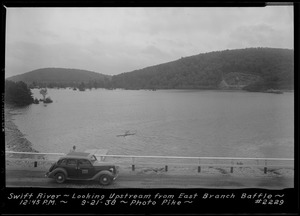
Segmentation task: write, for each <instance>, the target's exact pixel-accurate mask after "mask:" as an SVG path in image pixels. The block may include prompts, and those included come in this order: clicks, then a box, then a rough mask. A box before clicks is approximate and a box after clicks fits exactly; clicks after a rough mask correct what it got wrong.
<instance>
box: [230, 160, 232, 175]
mask: <svg viewBox="0 0 300 216" xmlns="http://www.w3.org/2000/svg"><path fill="white" fill-rule="evenodd" d="M231 165H233V160H231ZM230 172H231V173H233V166H232V167H230Z"/></svg>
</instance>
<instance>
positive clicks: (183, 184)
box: [6, 169, 294, 189]
mask: <svg viewBox="0 0 300 216" xmlns="http://www.w3.org/2000/svg"><path fill="white" fill-rule="evenodd" d="M45 172H46V171H45V170H34V169H32V170H21V169H19V170H16V169H9V170H6V187H43V188H102V186H100V185H99V184H97V182H93V181H67V182H65V183H64V184H57V183H56V182H55V181H54V180H53V179H49V178H45ZM293 187H294V179H293V177H284V176H278V177H270V176H265V177H262V176H259V177H250V178H249V177H236V176H232V175H230V174H219V175H205V174H201V173H195V174H192V173H191V174H172V173H171V172H170V173H138V172H134V171H126V172H120V174H119V176H118V178H117V180H116V181H115V182H114V183H113V184H112V185H110V186H106V187H104V188H230V189H235V188H267V189H283V188H293Z"/></svg>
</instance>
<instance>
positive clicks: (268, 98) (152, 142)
mask: <svg viewBox="0 0 300 216" xmlns="http://www.w3.org/2000/svg"><path fill="white" fill-rule="evenodd" d="M32 92H33V93H34V97H37V98H42V96H41V95H40V94H39V90H38V89H33V90H32ZM47 96H50V97H51V98H52V100H53V103H51V104H47V105H44V104H43V103H40V104H32V105H30V106H28V107H26V108H22V109H17V110H15V111H14V112H15V113H16V114H17V115H14V122H15V124H16V125H17V126H18V128H19V130H20V131H21V132H22V133H24V134H25V137H26V138H27V139H28V140H29V141H30V142H31V143H32V144H33V148H34V149H36V150H38V151H39V152H68V151H69V150H70V149H71V148H72V146H73V145H76V146H77V150H86V149H91V148H100V149H108V150H109V154H125V155H167V156H195V157H197V156H199V157H221V156H222V157H223V156H224V157H279V158H292V157H294V93H284V94H268V93H251V92H242V91H240V92H239V91H227V92H226V91H211V90H209V91H201V90H157V91H144V90H139V91H131V90H105V89H97V90H94V89H93V90H86V91H84V92H80V91H73V90H71V89H48V95H47ZM126 133H130V134H132V135H129V136H118V135H124V134H126Z"/></svg>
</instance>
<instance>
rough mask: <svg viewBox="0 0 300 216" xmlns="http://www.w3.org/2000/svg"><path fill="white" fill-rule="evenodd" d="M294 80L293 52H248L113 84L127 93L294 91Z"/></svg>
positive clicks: (175, 64)
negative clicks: (186, 90)
mask: <svg viewBox="0 0 300 216" xmlns="http://www.w3.org/2000/svg"><path fill="white" fill-rule="evenodd" d="M293 80H294V51H293V50H289V49H275V48H247V49H237V50H225V51H217V52H210V53H204V54H199V55H194V56H190V57H185V58H181V59H179V60H176V61H172V62H168V63H164V64H160V65H155V66H151V67H147V68H144V69H140V70H135V71H132V72H127V73H122V74H119V75H115V76H113V77H112V81H111V82H112V86H113V87H116V88H125V89H220V88H225V89H226V88H247V87H249V86H251V85H253V84H255V83H257V82H259V83H262V85H260V88H266V89H268V88H274V89H293ZM262 86H263V87H262ZM248 90H251V88H249V89H248ZM252 90H253V89H252ZM254 90H256V89H254ZM259 90H261V89H259Z"/></svg>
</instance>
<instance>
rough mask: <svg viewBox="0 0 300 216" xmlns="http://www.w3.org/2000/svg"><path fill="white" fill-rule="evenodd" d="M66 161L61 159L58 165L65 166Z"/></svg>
mask: <svg viewBox="0 0 300 216" xmlns="http://www.w3.org/2000/svg"><path fill="white" fill-rule="evenodd" d="M66 162H67V161H66V159H62V160H60V161H59V163H58V165H66Z"/></svg>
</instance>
